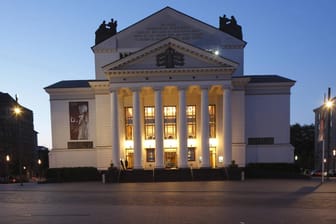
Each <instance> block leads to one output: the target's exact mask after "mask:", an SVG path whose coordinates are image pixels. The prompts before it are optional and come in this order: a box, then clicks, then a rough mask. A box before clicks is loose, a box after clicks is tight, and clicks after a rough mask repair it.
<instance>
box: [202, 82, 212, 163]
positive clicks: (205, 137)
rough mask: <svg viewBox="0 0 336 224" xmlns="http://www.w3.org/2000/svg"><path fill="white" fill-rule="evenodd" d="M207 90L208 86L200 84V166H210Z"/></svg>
mask: <svg viewBox="0 0 336 224" xmlns="http://www.w3.org/2000/svg"><path fill="white" fill-rule="evenodd" d="M208 90H209V87H207V86H206V87H205V86H201V150H202V163H201V167H210V152H209V99H208V98H209V96H208Z"/></svg>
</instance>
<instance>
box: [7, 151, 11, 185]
mask: <svg viewBox="0 0 336 224" xmlns="http://www.w3.org/2000/svg"><path fill="white" fill-rule="evenodd" d="M10 160H11V158H10V155H8V154H7V155H6V171H7V180H6V181H7V182H9V162H10Z"/></svg>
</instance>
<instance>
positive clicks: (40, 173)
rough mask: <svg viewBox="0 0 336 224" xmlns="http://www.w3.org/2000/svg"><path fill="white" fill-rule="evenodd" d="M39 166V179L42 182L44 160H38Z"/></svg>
mask: <svg viewBox="0 0 336 224" xmlns="http://www.w3.org/2000/svg"><path fill="white" fill-rule="evenodd" d="M37 164H38V172H39V176H38V179H39V180H40V181H41V176H42V170H41V165H42V160H41V159H38V160H37Z"/></svg>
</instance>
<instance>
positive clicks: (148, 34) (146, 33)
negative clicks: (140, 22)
mask: <svg viewBox="0 0 336 224" xmlns="http://www.w3.org/2000/svg"><path fill="white" fill-rule="evenodd" d="M202 36H203V33H202V31H201V30H198V29H195V28H194V27H190V26H186V25H178V24H161V25H158V26H152V27H147V28H145V29H144V30H140V31H137V32H136V33H135V34H134V39H135V40H136V41H158V40H162V39H164V38H167V37H175V38H176V39H179V40H182V41H188V40H195V39H200V38H202Z"/></svg>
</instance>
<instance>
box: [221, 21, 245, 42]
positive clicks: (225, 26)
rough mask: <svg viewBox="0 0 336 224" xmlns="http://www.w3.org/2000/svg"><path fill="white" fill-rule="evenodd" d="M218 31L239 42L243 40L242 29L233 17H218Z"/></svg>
mask: <svg viewBox="0 0 336 224" xmlns="http://www.w3.org/2000/svg"><path fill="white" fill-rule="evenodd" d="M219 30H221V31H223V32H225V33H228V34H230V35H232V36H234V37H236V38H238V39H240V40H243V33H242V28H241V26H240V25H238V23H237V20H236V18H235V17H234V16H231V18H230V19H229V18H227V17H226V15H224V16H223V17H221V16H220V17H219Z"/></svg>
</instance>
